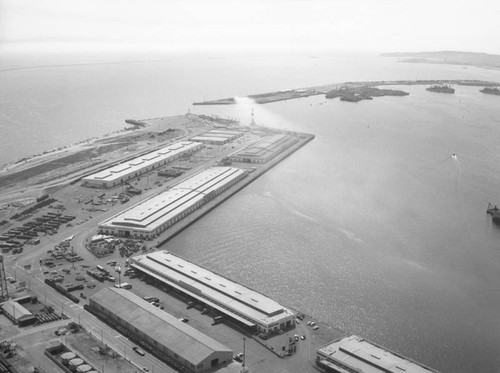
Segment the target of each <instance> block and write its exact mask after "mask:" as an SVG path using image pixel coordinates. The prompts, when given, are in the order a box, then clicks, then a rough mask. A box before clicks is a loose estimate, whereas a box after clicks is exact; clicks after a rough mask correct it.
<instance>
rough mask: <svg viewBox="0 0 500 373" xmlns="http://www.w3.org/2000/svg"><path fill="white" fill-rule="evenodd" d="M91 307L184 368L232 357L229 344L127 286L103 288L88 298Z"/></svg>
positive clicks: (202, 367)
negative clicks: (171, 313)
mask: <svg viewBox="0 0 500 373" xmlns="http://www.w3.org/2000/svg"><path fill="white" fill-rule="evenodd" d="M88 308H89V310H90V311H91V312H92V313H94V314H96V315H97V316H99V317H100V318H102V319H104V320H106V321H107V322H109V323H110V324H112V325H113V326H114V327H116V328H117V329H119V330H120V331H122V332H123V333H126V335H127V336H129V337H131V338H132V339H133V340H136V341H138V342H139V343H140V344H142V345H144V346H145V347H146V348H147V349H149V350H150V351H153V352H154V353H155V355H156V356H158V357H160V358H162V359H163V360H164V361H167V362H169V363H172V362H173V363H174V365H176V366H178V365H180V366H182V367H183V368H184V369H183V370H187V371H189V372H204V371H207V370H210V369H214V368H216V367H219V366H220V365H222V364H226V363H230V362H231V361H232V358H233V351H232V350H230V349H229V348H228V347H226V346H224V345H223V344H222V343H219V342H217V341H216V340H214V339H212V338H210V337H208V336H207V335H205V334H203V333H201V332H199V331H198V330H196V329H194V328H193V327H191V326H189V325H187V324H185V323H183V322H181V321H180V320H178V319H176V318H175V317H173V316H172V315H170V314H168V313H166V312H165V311H162V310H160V309H159V308H157V307H155V306H154V305H152V304H150V303H148V302H146V301H145V300H144V299H142V298H140V297H139V296H137V295H135V294H133V293H131V292H130V291H128V290H124V289H115V288H104V289H102V290H100V291H99V292H98V293H96V294H95V295H93V296H92V297H91V298H90V299H89V306H88Z"/></svg>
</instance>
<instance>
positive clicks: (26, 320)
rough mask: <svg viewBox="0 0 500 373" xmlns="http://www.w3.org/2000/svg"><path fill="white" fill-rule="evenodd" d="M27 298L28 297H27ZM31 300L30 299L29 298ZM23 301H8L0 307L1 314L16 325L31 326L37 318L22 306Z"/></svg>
mask: <svg viewBox="0 0 500 373" xmlns="http://www.w3.org/2000/svg"><path fill="white" fill-rule="evenodd" d="M25 298H26V297H25ZM28 298H30V297H28ZM20 301H22V300H19V301H18V300H15V299H14V300H8V301H6V302H4V303H3V304H2V305H0V309H1V312H2V313H3V314H4V315H5V316H6V317H7V318H8V319H9V320H10V321H12V322H13V323H14V324H16V325H19V326H26V325H31V324H34V323H35V322H36V317H35V315H33V314H32V313H31V312H30V311H28V310H27V309H26V308H24V307H23V306H22V304H20Z"/></svg>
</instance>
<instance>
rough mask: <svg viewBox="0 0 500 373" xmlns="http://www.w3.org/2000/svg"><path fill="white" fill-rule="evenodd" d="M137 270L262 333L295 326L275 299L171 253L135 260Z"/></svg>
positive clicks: (291, 316)
mask: <svg viewBox="0 0 500 373" xmlns="http://www.w3.org/2000/svg"><path fill="white" fill-rule="evenodd" d="M130 265H131V266H132V267H133V268H135V269H136V270H138V271H140V272H142V273H145V274H147V275H148V276H151V277H153V278H155V279H157V280H159V281H161V282H162V283H164V284H166V285H168V286H169V287H171V288H174V289H175V290H177V291H179V292H181V293H183V294H184V295H187V296H188V297H190V298H191V299H193V300H195V301H197V302H200V303H202V304H204V305H206V306H208V307H210V308H211V309H213V310H216V311H218V312H220V313H222V314H223V315H225V316H226V317H227V318H228V319H230V320H232V321H233V322H236V323H238V324H239V325H241V326H243V327H245V328H247V329H250V330H253V331H257V332H259V333H276V332H278V331H279V330H288V329H291V328H293V327H294V326H295V315H294V313H293V312H292V311H291V310H289V309H287V308H286V307H283V306H282V305H280V304H279V303H278V302H276V301H275V300H273V299H271V298H269V297H267V296H265V295H263V294H261V293H259V292H257V291H255V290H251V289H249V288H247V287H245V286H243V285H241V284H238V283H236V282H233V281H231V280H229V279H227V278H225V277H223V276H221V275H218V274H216V273H213V272H211V271H209V270H208V269H205V268H203V267H201V266H199V265H197V264H194V263H192V262H190V261H188V260H186V259H183V258H180V257H178V256H176V255H173V254H172V253H170V252H168V251H157V252H154V253H151V254H146V255H140V256H136V257H134V258H132V260H131V264H130Z"/></svg>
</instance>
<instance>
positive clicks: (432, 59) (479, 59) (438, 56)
mask: <svg viewBox="0 0 500 373" xmlns="http://www.w3.org/2000/svg"><path fill="white" fill-rule="evenodd" d="M381 56H382V57H402V58H403V59H402V60H400V61H399V62H412V63H439V64H449V65H467V66H475V67H480V68H484V69H495V70H500V55H498V54H487V53H473V52H457V51H436V52H403V53H382V54H381Z"/></svg>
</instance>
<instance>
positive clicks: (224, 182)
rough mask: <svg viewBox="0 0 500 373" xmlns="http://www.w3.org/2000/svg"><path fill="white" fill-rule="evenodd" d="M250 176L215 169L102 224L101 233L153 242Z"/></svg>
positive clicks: (236, 170) (238, 172) (206, 171)
mask: <svg viewBox="0 0 500 373" xmlns="http://www.w3.org/2000/svg"><path fill="white" fill-rule="evenodd" d="M246 176H247V173H246V171H244V170H242V169H239V168H234V167H211V168H208V169H206V170H203V171H200V172H199V173H197V174H195V175H193V176H191V177H190V178H188V179H186V180H184V181H182V182H180V183H179V184H177V185H176V186H174V187H172V188H171V189H169V190H167V191H165V192H163V193H161V194H159V195H156V196H153V197H151V198H149V199H146V200H144V201H142V202H140V203H138V204H136V205H134V206H132V207H130V208H129V209H127V210H125V211H123V212H121V213H119V214H117V215H115V216H113V217H111V218H109V219H107V220H105V221H104V222H102V223H101V224H99V234H105V235H114V236H119V237H136V238H141V239H153V238H155V237H156V236H157V235H159V234H160V233H162V232H163V231H165V230H166V229H168V228H170V227H171V226H172V225H174V224H175V223H177V222H178V221H180V220H181V219H183V218H184V217H186V216H187V215H189V214H190V213H192V212H193V211H195V210H196V209H198V208H200V207H201V206H202V205H204V204H205V203H207V202H208V201H210V200H212V199H213V198H215V197H216V196H217V195H219V194H220V193H222V192H224V191H225V190H226V189H228V188H230V187H231V186H233V185H234V184H236V183H237V182H238V181H240V180H242V179H243V178H244V177H246Z"/></svg>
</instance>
